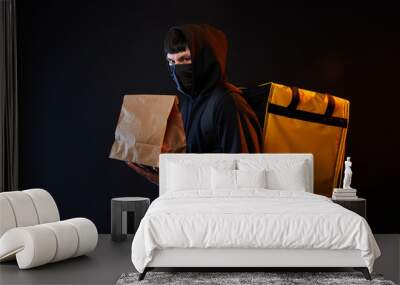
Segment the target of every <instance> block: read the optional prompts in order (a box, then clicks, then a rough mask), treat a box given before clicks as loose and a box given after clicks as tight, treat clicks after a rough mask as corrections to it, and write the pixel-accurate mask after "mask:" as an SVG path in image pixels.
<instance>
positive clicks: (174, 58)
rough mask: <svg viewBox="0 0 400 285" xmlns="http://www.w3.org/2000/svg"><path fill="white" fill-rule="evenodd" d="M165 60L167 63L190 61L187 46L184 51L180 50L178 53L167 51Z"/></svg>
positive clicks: (186, 62)
mask: <svg viewBox="0 0 400 285" xmlns="http://www.w3.org/2000/svg"><path fill="white" fill-rule="evenodd" d="M167 61H168V64H169V65H174V64H190V63H192V58H191V57H190V50H189V48H186V50H185V51H181V52H178V53H167Z"/></svg>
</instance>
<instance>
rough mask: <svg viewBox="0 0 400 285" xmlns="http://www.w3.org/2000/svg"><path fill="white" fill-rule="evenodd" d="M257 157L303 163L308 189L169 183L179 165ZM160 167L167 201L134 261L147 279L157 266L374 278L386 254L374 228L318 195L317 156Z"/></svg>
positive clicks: (176, 159)
mask: <svg viewBox="0 0 400 285" xmlns="http://www.w3.org/2000/svg"><path fill="white" fill-rule="evenodd" d="M249 160H251V162H252V161H256V162H261V163H264V162H265V163H272V164H274V163H275V162H276V163H279V162H280V161H284V162H285V163H286V162H289V164H291V163H292V162H294V163H298V162H299V161H303V162H304V166H305V172H304V177H303V178H304V185H305V189H303V190H304V191H298V190H296V191H293V189H290V190H289V189H285V190H282V189H281V190H270V189H265V188H254V187H252V188H250V187H248V188H241V189H235V190H232V189H228V188H227V189H226V191H220V190H219V191H215V190H212V191H211V190H210V189H203V188H201V189H197V188H194V189H180V191H174V189H171V183H169V182H171V181H168V179H172V178H174V179H175V180H177V178H176V177H173V176H172V177H171V173H169V172H168V167H170V166H171V165H172V164H171V162H172V163H182V162H184V164H183V165H188V167H190V165H191V164H192V163H193V165H195V166H196V165H203V166H204V165H214V164H215V163H216V162H219V161H233V162H234V165H235V167H237V165H238V161H244V162H246V161H249ZM250 164H251V163H250ZM159 165H160V197H159V198H157V199H156V200H155V201H153V203H152V204H151V206H150V208H149V210H148V211H147V213H146V215H145V217H144V218H143V220H142V221H141V223H140V226H139V228H138V231H137V232H136V234H135V237H134V240H133V243H132V262H133V264H134V266H135V268H136V269H137V270H138V271H139V272H141V273H142V274H141V276H140V279H142V278H144V275H145V273H146V271H148V270H149V269H152V268H155V267H168V268H171V267H237V268H243V267H354V268H356V269H360V270H361V271H362V272H363V273H364V275H365V277H366V278H367V279H368V278H370V275H369V272H372V268H373V263H374V260H375V259H376V258H377V257H379V255H380V251H379V248H378V246H377V244H376V241H375V239H374V237H373V235H372V232H371V230H370V228H369V226H368V223H367V222H366V221H365V219H363V218H362V217H360V216H359V215H357V214H355V213H353V212H351V211H349V210H347V209H345V208H343V207H341V206H340V205H337V204H335V203H333V202H332V201H331V200H330V199H328V198H326V197H323V196H320V195H315V194H313V159H312V155H311V154H265V153H262V154H225V153H223V154H219V153H218V154H161V155H160V163H159ZM239 169H240V168H239ZM284 175H286V174H285V173H284ZM184 176H185V173H182V180H185V177H184ZM186 178H187V177H186ZM197 178H199V179H200V180H201V179H203V178H204V177H197ZM281 179H282V177H281ZM284 179H285V178H284ZM288 179H290V175H289V174H288ZM203 180H204V179H203ZM182 190H183V191H182Z"/></svg>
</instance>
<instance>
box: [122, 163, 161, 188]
mask: <svg viewBox="0 0 400 285" xmlns="http://www.w3.org/2000/svg"><path fill="white" fill-rule="evenodd" d="M126 164H127V165H128V166H129V167H130V168H132V169H133V170H135V171H136V172H137V173H139V174H140V175H142V176H144V177H145V178H146V179H147V180H149V181H150V182H151V183H154V184H156V185H158V183H159V182H158V172H157V171H155V170H151V169H144V168H142V167H141V166H140V165H139V164H137V163H134V162H130V161H126Z"/></svg>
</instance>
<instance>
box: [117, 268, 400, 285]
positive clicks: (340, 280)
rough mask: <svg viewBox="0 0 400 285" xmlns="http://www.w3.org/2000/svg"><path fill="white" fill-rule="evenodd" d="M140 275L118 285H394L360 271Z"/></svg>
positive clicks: (124, 278)
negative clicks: (368, 276)
mask: <svg viewBox="0 0 400 285" xmlns="http://www.w3.org/2000/svg"><path fill="white" fill-rule="evenodd" d="M138 276H139V273H124V274H122V275H121V277H120V278H119V279H118V281H117V285H133V284H158V285H163V284H171V285H178V284H179V285H183V284H213V285H217V284H223V285H231V284H245V285H246V284H268V285H269V284H271V285H272V284H273V285H277V284H282V285H289V284H290V285H292V284H296V285H297V284H328V285H333V284H335V285H336V284H338V285H339V284H340V285H345V284H356V285H358V284H368V285H370V284H379V285H383V284H384V285H395V283H394V282H392V281H389V280H384V278H383V277H382V275H376V274H372V275H371V277H372V281H368V280H366V279H365V278H364V276H363V275H362V273H360V272H154V271H150V272H148V273H147V274H146V277H145V279H144V280H142V281H138V280H137V279H138Z"/></svg>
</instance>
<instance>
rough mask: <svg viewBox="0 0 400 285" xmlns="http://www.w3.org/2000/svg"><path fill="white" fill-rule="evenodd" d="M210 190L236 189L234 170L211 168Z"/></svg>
mask: <svg viewBox="0 0 400 285" xmlns="http://www.w3.org/2000/svg"><path fill="white" fill-rule="evenodd" d="M211 189H213V190H218V189H229V190H235V189H236V170H234V169H216V168H214V167H211Z"/></svg>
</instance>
